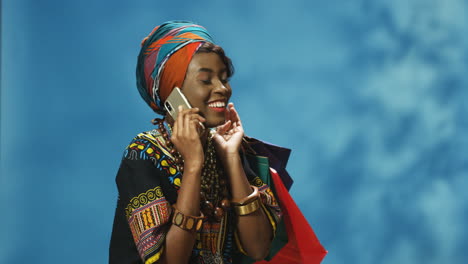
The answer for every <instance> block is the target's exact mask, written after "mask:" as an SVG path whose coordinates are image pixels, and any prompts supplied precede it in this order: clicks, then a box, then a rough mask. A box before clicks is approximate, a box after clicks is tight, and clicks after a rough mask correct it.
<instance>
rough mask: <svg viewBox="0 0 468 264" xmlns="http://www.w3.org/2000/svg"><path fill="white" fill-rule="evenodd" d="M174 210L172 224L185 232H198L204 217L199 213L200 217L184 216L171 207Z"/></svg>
mask: <svg viewBox="0 0 468 264" xmlns="http://www.w3.org/2000/svg"><path fill="white" fill-rule="evenodd" d="M172 207H173V208H174V215H173V217H172V224H173V225H175V226H177V227H179V228H181V229H183V230H186V231H193V230H195V231H198V230H200V228H201V227H202V224H203V219H204V218H205V216H204V215H203V213H202V212H200V216H191V215H185V214H183V213H182V212H180V211H179V210H178V209H177V208H176V207H175V205H172Z"/></svg>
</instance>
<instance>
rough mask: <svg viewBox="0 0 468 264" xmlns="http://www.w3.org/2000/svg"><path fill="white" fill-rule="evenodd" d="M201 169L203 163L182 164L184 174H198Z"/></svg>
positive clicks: (189, 162)
mask: <svg viewBox="0 0 468 264" xmlns="http://www.w3.org/2000/svg"><path fill="white" fill-rule="evenodd" d="M202 169H203V161H194V160H190V161H186V162H184V172H189V173H200V174H201V171H202Z"/></svg>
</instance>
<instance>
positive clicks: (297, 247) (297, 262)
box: [255, 168, 327, 264]
mask: <svg viewBox="0 0 468 264" xmlns="http://www.w3.org/2000/svg"><path fill="white" fill-rule="evenodd" d="M270 174H271V178H272V180H273V184H274V188H275V190H276V196H277V199H278V201H279V204H280V206H281V210H282V211H283V221H284V223H285V226H286V231H287V234H288V243H287V244H286V245H285V246H284V247H283V248H281V249H280V250H279V251H278V253H276V255H275V256H274V257H273V258H272V259H271V260H270V261H265V260H263V261H258V262H255V263H256V264H319V263H320V262H321V261H322V259H323V258H324V257H325V255H326V254H327V251H326V250H325V248H324V247H323V246H322V245H321V244H320V241H319V240H318V238H317V236H316V235H315V233H314V231H313V230H312V228H311V227H310V225H309V223H308V222H307V219H306V218H305V217H304V215H303V214H302V212H301V211H300V210H299V208H298V207H297V205H296V203H295V202H294V200H293V199H292V197H291V195H290V194H289V192H288V190H287V189H286V187H285V186H284V184H283V182H282V181H281V178H280V176H279V175H278V173H277V172H276V170H274V169H272V168H270Z"/></svg>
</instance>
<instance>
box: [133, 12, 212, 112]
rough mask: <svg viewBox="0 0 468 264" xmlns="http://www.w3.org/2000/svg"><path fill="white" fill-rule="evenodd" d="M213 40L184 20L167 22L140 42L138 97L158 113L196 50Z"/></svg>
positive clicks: (205, 32) (197, 27) (183, 75)
mask: <svg viewBox="0 0 468 264" xmlns="http://www.w3.org/2000/svg"><path fill="white" fill-rule="evenodd" d="M204 42H211V43H213V40H212V38H211V36H210V35H209V33H208V32H207V31H206V29H205V28H203V27H202V26H199V25H196V24H193V23H192V22H188V21H168V22H166V23H164V24H162V25H160V26H157V27H155V28H154V29H153V31H152V32H151V33H150V34H149V35H148V37H146V38H145V39H143V41H142V43H141V51H140V54H139V55H138V64H137V69H136V77H137V87H138V91H139V92H140V95H141V97H143V99H144V100H145V101H146V103H147V104H148V105H149V106H150V107H151V108H152V109H153V111H155V112H156V113H158V114H161V115H164V114H165V110H164V106H163V103H164V101H165V100H166V98H167V97H168V96H169V94H170V93H171V91H172V89H174V87H175V86H177V87H180V88H181V87H182V84H183V82H184V79H185V74H186V72H187V68H188V65H189V63H190V60H191V59H192V57H193V54H194V53H195V52H196V51H197V49H198V48H199V47H200V46H201V45H202V44H203V43H204Z"/></svg>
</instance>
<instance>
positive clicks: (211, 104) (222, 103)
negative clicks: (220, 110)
mask: <svg viewBox="0 0 468 264" xmlns="http://www.w3.org/2000/svg"><path fill="white" fill-rule="evenodd" d="M208 106H209V107H225V106H226V104H225V103H224V102H213V103H210V104H208Z"/></svg>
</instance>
